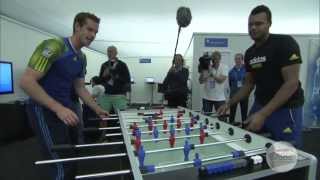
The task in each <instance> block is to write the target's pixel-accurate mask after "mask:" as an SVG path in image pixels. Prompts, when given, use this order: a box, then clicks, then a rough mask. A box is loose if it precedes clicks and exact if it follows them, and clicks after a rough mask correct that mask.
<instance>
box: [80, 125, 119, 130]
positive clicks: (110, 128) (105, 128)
mask: <svg viewBox="0 0 320 180" xmlns="http://www.w3.org/2000/svg"><path fill="white" fill-rule="evenodd" d="M117 129H120V127H117V126H116V127H103V128H83V130H82V131H103V130H117Z"/></svg>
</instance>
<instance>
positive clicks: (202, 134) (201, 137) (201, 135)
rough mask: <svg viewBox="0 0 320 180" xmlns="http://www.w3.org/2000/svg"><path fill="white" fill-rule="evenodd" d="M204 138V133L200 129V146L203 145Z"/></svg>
mask: <svg viewBox="0 0 320 180" xmlns="http://www.w3.org/2000/svg"><path fill="white" fill-rule="evenodd" d="M205 137H206V134H205V132H204V129H203V128H201V129H200V136H199V139H200V144H203V143H204V139H205Z"/></svg>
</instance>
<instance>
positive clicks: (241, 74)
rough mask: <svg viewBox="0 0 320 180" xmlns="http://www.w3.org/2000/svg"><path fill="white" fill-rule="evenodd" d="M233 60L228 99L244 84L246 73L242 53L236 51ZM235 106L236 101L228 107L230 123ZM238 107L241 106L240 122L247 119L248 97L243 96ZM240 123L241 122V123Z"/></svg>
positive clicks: (235, 110) (234, 112)
mask: <svg viewBox="0 0 320 180" xmlns="http://www.w3.org/2000/svg"><path fill="white" fill-rule="evenodd" d="M234 62H235V65H234V66H233V68H232V69H231V70H230V71H229V75H228V77H229V87H230V99H231V98H232V97H233V96H234V95H235V94H236V93H237V92H238V91H239V89H240V88H241V87H242V85H243V84H244V79H245V74H246V68H245V66H244V64H243V54H241V53H237V54H236V55H235V56H234ZM237 106H238V103H235V104H234V105H232V106H231V107H230V118H229V122H230V123H231V124H233V123H234V119H235V115H236V112H237ZM240 108H241V120H242V123H243V122H244V121H245V120H246V119H247V113H248V97H247V98H243V99H242V100H241V101H240ZM242 123H241V124H242Z"/></svg>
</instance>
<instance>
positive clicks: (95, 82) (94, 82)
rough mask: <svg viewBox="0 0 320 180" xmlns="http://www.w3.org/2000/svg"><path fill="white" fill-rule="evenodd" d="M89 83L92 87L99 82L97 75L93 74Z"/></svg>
mask: <svg viewBox="0 0 320 180" xmlns="http://www.w3.org/2000/svg"><path fill="white" fill-rule="evenodd" d="M90 83H91V86H92V87H93V86H95V85H98V84H101V80H100V78H99V77H98V76H94V77H92V78H91V81H90Z"/></svg>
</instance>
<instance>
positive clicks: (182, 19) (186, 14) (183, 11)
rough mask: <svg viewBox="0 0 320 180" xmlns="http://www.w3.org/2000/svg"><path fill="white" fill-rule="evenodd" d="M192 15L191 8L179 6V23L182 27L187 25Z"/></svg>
mask: <svg viewBox="0 0 320 180" xmlns="http://www.w3.org/2000/svg"><path fill="white" fill-rule="evenodd" d="M191 19H192V16H191V11H190V8H188V7H183V6H181V7H179V8H178V10H177V23H178V25H179V26H180V27H187V26H188V25H189V24H190V22H191Z"/></svg>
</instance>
